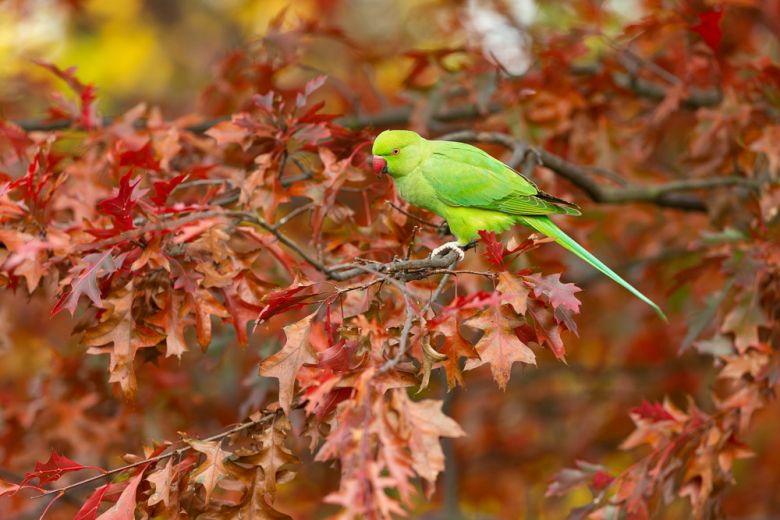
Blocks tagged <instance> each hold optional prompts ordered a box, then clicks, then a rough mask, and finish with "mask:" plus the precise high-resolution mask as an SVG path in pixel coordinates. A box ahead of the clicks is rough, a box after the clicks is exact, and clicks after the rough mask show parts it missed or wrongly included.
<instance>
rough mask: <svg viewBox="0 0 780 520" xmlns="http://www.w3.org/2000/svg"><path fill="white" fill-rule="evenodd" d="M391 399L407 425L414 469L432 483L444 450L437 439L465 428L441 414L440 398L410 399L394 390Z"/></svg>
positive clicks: (452, 434)
mask: <svg viewBox="0 0 780 520" xmlns="http://www.w3.org/2000/svg"><path fill="white" fill-rule="evenodd" d="M393 399H394V400H395V403H396V406H397V409H398V410H400V412H401V417H402V418H403V420H404V422H405V423H406V426H407V428H408V430H407V431H408V432H409V450H410V452H411V454H412V466H413V467H414V471H415V472H417V474H418V475H420V476H421V477H423V478H424V479H425V480H427V481H428V482H429V483H430V484H431V485H433V484H435V483H436V477H437V476H438V475H439V473H441V472H442V471H443V470H444V452H443V451H442V448H441V442H440V440H439V439H440V438H441V437H463V436H465V435H466V432H464V431H463V428H461V427H460V425H459V424H458V423H457V422H455V421H454V420H453V419H452V418H450V417H448V416H446V415H445V414H444V412H443V411H442V404H443V401H439V400H434V399H424V400H422V401H412V400H411V399H410V398H409V396H408V395H407V393H406V391H405V390H396V391H394V392H393Z"/></svg>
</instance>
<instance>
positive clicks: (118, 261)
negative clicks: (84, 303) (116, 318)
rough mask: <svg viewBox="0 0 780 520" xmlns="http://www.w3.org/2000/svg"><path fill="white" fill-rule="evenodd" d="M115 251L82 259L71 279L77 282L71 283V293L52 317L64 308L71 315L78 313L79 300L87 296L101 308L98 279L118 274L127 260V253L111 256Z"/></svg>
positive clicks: (66, 294) (58, 302) (66, 295)
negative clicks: (83, 295) (82, 296)
mask: <svg viewBox="0 0 780 520" xmlns="http://www.w3.org/2000/svg"><path fill="white" fill-rule="evenodd" d="M112 252H113V250H109V251H106V252H105V253H92V254H91V255H87V256H85V257H84V258H82V259H81V263H79V264H78V265H77V266H75V267H74V268H73V269H72V270H71V277H75V280H73V282H72V283H71V289H70V292H67V293H65V294H63V295H62V296H61V297H60V299H59V300H58V301H57V303H56V304H55V305H54V308H53V309H52V310H51V314H52V316H54V315H55V314H57V313H58V312H60V311H61V310H62V309H63V308H65V309H68V310H69V311H70V313H71V314H75V313H76V306H77V305H78V303H79V298H80V297H81V295H82V294H85V295H86V296H87V297H88V298H89V299H90V300H92V303H94V304H95V305H96V306H98V307H100V305H101V303H102V300H101V298H100V289H99V288H98V285H97V279H98V277H104V276H108V275H110V274H113V273H114V272H116V271H117V270H118V269H119V268H120V267H122V263H123V262H124V260H125V256H127V253H122V254H121V255H119V256H117V257H116V258H114V257H113V256H111V253H112Z"/></svg>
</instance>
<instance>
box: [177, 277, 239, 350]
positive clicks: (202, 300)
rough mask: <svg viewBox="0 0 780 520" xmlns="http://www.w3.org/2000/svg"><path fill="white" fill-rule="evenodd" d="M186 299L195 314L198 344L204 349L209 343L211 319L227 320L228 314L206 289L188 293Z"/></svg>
mask: <svg viewBox="0 0 780 520" xmlns="http://www.w3.org/2000/svg"><path fill="white" fill-rule="evenodd" d="M187 297H188V298H189V304H190V306H191V307H192V309H193V310H194V314H195V333H196V335H197V336H198V343H199V344H200V346H201V348H203V349H205V348H206V347H208V346H209V344H210V343H211V317H212V316H216V317H218V318H228V317H230V313H229V312H228V311H227V309H225V307H223V306H222V304H221V303H220V302H219V300H217V298H216V297H215V296H214V295H213V294H211V291H209V290H208V289H197V290H194V291H192V292H188V293H187Z"/></svg>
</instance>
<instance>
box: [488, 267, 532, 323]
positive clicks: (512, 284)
mask: <svg viewBox="0 0 780 520" xmlns="http://www.w3.org/2000/svg"><path fill="white" fill-rule="evenodd" d="M496 289H498V292H500V293H501V294H503V295H504V296H506V298H507V300H506V301H507V302H508V303H509V304H511V305H512V308H513V309H514V310H515V312H516V313H517V314H521V315H522V314H525V311H526V308H527V306H528V293H529V292H530V291H529V289H528V288H527V287H526V286H525V285H524V284H523V282H521V281H520V280H519V279H518V278H517V277H516V276H513V275H512V273H509V272H507V271H501V272H500V273H498V285H497V286H496Z"/></svg>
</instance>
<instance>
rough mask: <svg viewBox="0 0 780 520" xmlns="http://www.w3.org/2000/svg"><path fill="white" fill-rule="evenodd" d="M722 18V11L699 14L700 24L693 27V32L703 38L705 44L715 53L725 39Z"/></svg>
mask: <svg viewBox="0 0 780 520" xmlns="http://www.w3.org/2000/svg"><path fill="white" fill-rule="evenodd" d="M722 18H723V11H722V10H719V9H718V10H712V11H705V12H703V13H701V14H699V23H697V24H696V25H692V26H691V30H692V31H693V32H695V33H696V34H698V35H699V36H701V39H702V40H704V43H706V44H707V46H708V47H709V48H710V49H712V50H713V51H717V50H718V46H720V40H721V39H722V38H723V31H722V30H721V28H720V21H721V19H722Z"/></svg>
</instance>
